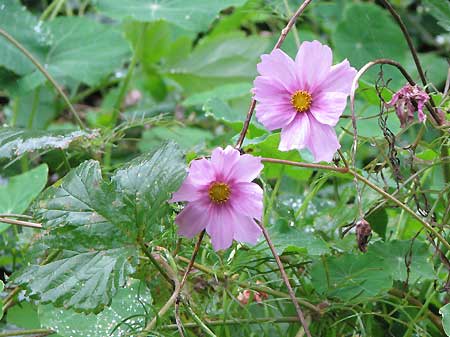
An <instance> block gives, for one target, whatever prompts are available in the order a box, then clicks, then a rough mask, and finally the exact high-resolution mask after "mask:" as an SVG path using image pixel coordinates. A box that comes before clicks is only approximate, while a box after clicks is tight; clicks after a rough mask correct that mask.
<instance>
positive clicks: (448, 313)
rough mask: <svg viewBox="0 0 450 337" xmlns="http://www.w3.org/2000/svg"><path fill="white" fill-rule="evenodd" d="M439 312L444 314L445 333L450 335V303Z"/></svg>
mask: <svg viewBox="0 0 450 337" xmlns="http://www.w3.org/2000/svg"><path fill="white" fill-rule="evenodd" d="M439 313H440V314H441V315H442V326H443V327H444V331H445V334H446V335H447V336H450V303H449V304H446V305H444V306H443V307H442V308H440V309H439Z"/></svg>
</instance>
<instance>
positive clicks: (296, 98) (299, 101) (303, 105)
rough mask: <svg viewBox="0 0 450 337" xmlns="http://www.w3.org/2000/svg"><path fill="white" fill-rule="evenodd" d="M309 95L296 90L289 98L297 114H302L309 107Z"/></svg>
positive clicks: (310, 100) (310, 99)
mask: <svg viewBox="0 0 450 337" xmlns="http://www.w3.org/2000/svg"><path fill="white" fill-rule="evenodd" d="M311 102H312V97H311V94H310V93H309V92H307V91H305V90H297V91H296V92H294V94H293V95H292V96H291V103H292V105H293V106H294V108H295V110H297V112H304V111H306V110H308V109H309V107H310V106H311Z"/></svg>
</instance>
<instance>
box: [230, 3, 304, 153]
mask: <svg viewBox="0 0 450 337" xmlns="http://www.w3.org/2000/svg"><path fill="white" fill-rule="evenodd" d="M311 2H312V0H304V1H303V3H302V4H301V5H300V7H299V8H298V9H297V11H296V12H295V13H294V15H293V16H292V17H291V19H290V20H289V22H288V23H287V25H286V27H284V28H283V29H282V30H281V35H280V37H279V38H278V41H277V43H276V44H275V46H274V47H273V49H272V51H273V50H275V49H278V48H280V47H281V45H282V44H283V42H284V40H285V39H286V36H287V35H288V33H289V31H290V30H291V29H292V27H294V25H295V21H297V19H298V17H299V16H300V15H301V14H302V13H303V12H304V11H305V9H306V7H308V5H309V4H310V3H311ZM255 107H256V101H255V100H254V99H252V101H251V103H250V107H249V108H248V111H247V117H246V118H245V121H244V125H243V127H242V130H241V133H240V134H239V139H238V141H237V142H236V146H235V147H236V148H237V149H240V148H241V147H242V143H243V142H244V139H245V135H246V134H247V131H248V128H249V126H250V121H251V119H252V116H253V112H254V111H255Z"/></svg>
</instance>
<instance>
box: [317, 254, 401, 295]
mask: <svg viewBox="0 0 450 337" xmlns="http://www.w3.org/2000/svg"><path fill="white" fill-rule="evenodd" d="M384 266H385V265H384V260H383V258H381V257H378V256H374V255H368V254H365V255H361V254H358V255H354V254H350V253H345V254H342V255H340V256H331V257H324V258H323V259H322V260H320V261H317V262H315V263H314V265H313V266H312V270H311V278H312V283H313V284H314V286H315V288H316V290H317V291H318V292H319V293H322V294H326V295H327V296H329V297H337V298H339V299H341V300H343V301H351V300H355V301H361V300H363V299H365V298H370V297H375V296H377V295H379V294H380V293H382V292H384V291H387V290H388V289H390V288H391V287H392V277H391V275H390V272H389V271H385V270H384Z"/></svg>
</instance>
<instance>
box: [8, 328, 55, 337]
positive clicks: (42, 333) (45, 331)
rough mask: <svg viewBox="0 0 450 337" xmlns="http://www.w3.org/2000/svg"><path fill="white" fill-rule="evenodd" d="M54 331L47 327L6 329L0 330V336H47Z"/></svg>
mask: <svg viewBox="0 0 450 337" xmlns="http://www.w3.org/2000/svg"><path fill="white" fill-rule="evenodd" d="M54 333H55V332H54V331H53V330H49V329H30V330H15V331H7V332H0V337H12V336H26V335H33V336H42V337H43V336H49V335H53V334H54Z"/></svg>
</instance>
